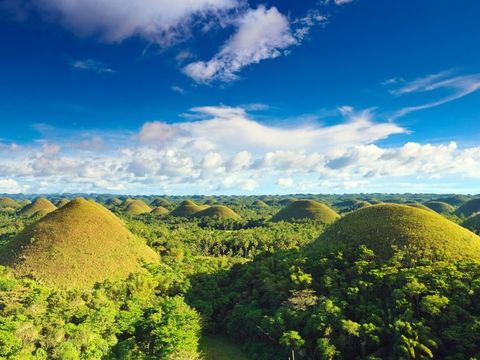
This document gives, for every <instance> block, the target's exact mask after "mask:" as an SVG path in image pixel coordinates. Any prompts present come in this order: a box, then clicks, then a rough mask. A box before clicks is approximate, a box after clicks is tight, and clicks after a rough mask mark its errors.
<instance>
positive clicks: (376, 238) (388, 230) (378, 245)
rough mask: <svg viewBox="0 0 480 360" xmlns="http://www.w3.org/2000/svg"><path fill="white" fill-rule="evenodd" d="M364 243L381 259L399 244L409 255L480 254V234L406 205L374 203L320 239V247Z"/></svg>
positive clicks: (449, 256) (457, 256)
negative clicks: (479, 235)
mask: <svg viewBox="0 0 480 360" xmlns="http://www.w3.org/2000/svg"><path fill="white" fill-rule="evenodd" d="M360 245H365V246H367V247H368V248H370V249H371V250H373V251H374V252H375V253H376V254H377V255H378V256H379V258H380V259H381V260H385V259H388V258H390V257H391V255H392V250H393V248H394V247H397V248H398V249H400V250H403V251H405V253H406V256H407V257H408V258H409V259H421V258H423V257H426V258H430V259H435V260H459V259H467V258H480V237H478V236H477V235H475V234H474V233H472V232H470V231H468V230H467V229H465V228H463V227H461V226H459V225H457V224H455V223H453V222H451V221H449V220H447V219H446V218H444V217H443V216H441V215H439V214H437V213H435V212H433V211H426V210H421V209H416V208H413V207H410V206H406V205H395V204H385V205H374V206H370V207H366V208H363V209H360V210H357V211H355V212H353V213H350V214H348V215H346V216H345V217H344V218H342V219H340V220H339V221H337V222H336V223H335V224H333V225H332V226H331V227H329V228H328V229H327V230H326V231H325V233H323V234H322V236H321V237H320V238H319V239H318V240H317V242H316V243H315V247H316V248H317V249H319V250H320V251H332V250H334V251H336V250H344V249H352V248H357V247H358V246H360Z"/></svg>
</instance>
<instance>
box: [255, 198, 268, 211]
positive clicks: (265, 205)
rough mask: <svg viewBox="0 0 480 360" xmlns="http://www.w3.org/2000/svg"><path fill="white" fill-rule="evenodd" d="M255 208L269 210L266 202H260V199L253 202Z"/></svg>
mask: <svg viewBox="0 0 480 360" xmlns="http://www.w3.org/2000/svg"><path fill="white" fill-rule="evenodd" d="M253 206H254V207H256V208H258V209H262V208H268V207H269V206H268V204H267V203H266V202H264V201H262V200H258V199H257V200H255V201H254V202H253Z"/></svg>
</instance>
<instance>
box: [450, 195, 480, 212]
mask: <svg viewBox="0 0 480 360" xmlns="http://www.w3.org/2000/svg"><path fill="white" fill-rule="evenodd" d="M478 212H480V198H478V199H472V200H469V201H467V202H466V203H464V204H462V205H461V206H460V207H459V208H458V209H457V210H456V211H455V215H457V216H460V217H462V216H463V217H469V216H472V215H473V214H476V213H478Z"/></svg>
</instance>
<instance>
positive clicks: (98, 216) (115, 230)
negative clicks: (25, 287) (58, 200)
mask: <svg viewBox="0 0 480 360" xmlns="http://www.w3.org/2000/svg"><path fill="white" fill-rule="evenodd" d="M140 259H143V260H144V261H146V262H157V261H158V256H157V254H156V253H155V252H154V251H153V250H152V249H150V248H149V247H148V246H147V245H145V244H144V243H143V241H142V240H141V239H139V238H137V237H135V236H134V235H133V234H132V233H130V232H129V231H128V230H127V228H126V227H125V225H124V224H123V222H122V221H121V220H120V219H119V218H118V217H116V216H115V215H114V214H113V213H111V212H110V211H109V210H107V209H106V208H104V207H103V206H101V205H99V204H97V203H95V202H93V201H89V200H85V199H81V198H79V199H75V200H72V201H70V202H69V203H68V204H67V205H65V206H63V207H62V208H61V209H58V210H56V211H54V212H52V213H50V214H48V215H46V216H45V217H43V218H42V219H40V220H39V221H37V222H36V223H34V224H32V225H30V226H28V227H27V228H25V230H23V231H22V232H21V233H20V234H18V235H17V236H16V237H15V238H14V239H13V240H12V242H11V243H9V244H8V245H7V246H5V247H4V248H2V249H1V251H0V262H1V264H3V265H8V266H11V267H13V268H14V269H15V270H16V272H18V273H19V274H20V275H30V276H33V277H34V278H36V279H38V280H41V281H43V282H45V283H46V284H49V285H52V286H55V287H60V288H88V287H90V286H92V285H93V284H94V283H95V282H100V281H103V280H105V279H122V278H125V277H127V276H128V275H129V274H130V273H132V272H135V271H137V270H139V269H140V268H141V266H140Z"/></svg>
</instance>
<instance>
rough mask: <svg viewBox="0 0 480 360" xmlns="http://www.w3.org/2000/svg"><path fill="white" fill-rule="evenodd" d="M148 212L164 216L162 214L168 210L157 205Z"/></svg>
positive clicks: (165, 213)
mask: <svg viewBox="0 0 480 360" xmlns="http://www.w3.org/2000/svg"><path fill="white" fill-rule="evenodd" d="M150 213H151V214H152V215H156V216H164V215H167V214H168V213H169V211H168V209H165V208H164V207H163V206H157V207H156V208H154V209H153V210H152V211H151V212H150Z"/></svg>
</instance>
